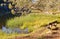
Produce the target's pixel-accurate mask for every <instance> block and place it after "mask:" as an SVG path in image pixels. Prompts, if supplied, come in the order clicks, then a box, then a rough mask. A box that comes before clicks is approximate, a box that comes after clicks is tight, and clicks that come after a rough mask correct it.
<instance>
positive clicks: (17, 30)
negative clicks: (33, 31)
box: [2, 26, 29, 34]
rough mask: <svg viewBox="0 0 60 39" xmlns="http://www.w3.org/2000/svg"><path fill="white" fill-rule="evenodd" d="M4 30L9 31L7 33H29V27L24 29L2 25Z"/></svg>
mask: <svg viewBox="0 0 60 39" xmlns="http://www.w3.org/2000/svg"><path fill="white" fill-rule="evenodd" d="M2 32H4V33H7V34H12V33H17V34H28V33H29V32H28V28H26V29H24V30H22V29H20V28H13V29H12V28H6V27H4V26H2Z"/></svg>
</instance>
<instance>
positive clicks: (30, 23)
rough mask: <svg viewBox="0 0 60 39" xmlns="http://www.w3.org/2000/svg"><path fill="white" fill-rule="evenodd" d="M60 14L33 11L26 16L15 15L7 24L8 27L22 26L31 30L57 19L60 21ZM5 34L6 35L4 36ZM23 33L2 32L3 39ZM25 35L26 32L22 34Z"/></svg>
mask: <svg viewBox="0 0 60 39" xmlns="http://www.w3.org/2000/svg"><path fill="white" fill-rule="evenodd" d="M59 17H60V15H47V14H40V13H31V14H28V15H26V16H20V17H15V18H11V19H9V20H7V22H6V26H7V27H11V28H14V27H20V28H21V29H25V28H28V29H29V32H31V31H34V30H36V29H39V28H41V26H42V25H45V24H49V23H50V22H53V21H55V20H57V21H59V22H60V18H59ZM3 35H4V37H3ZM20 35H21V34H19V35H18V34H5V33H2V32H0V38H1V39H7V38H12V37H15V36H20ZM27 35H29V34H27ZM22 36H25V34H22Z"/></svg>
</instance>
